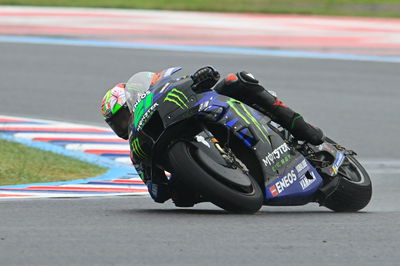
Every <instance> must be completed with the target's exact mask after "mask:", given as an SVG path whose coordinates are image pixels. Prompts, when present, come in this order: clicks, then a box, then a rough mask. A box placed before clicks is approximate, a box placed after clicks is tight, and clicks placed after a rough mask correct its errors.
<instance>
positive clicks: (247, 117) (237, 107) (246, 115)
mask: <svg viewBox="0 0 400 266" xmlns="http://www.w3.org/2000/svg"><path fill="white" fill-rule="evenodd" d="M227 104H228V105H229V106H230V107H231V108H232V109H233V110H234V111H235V112H236V114H238V116H240V117H241V118H242V119H243V121H244V122H245V123H246V124H248V125H249V124H251V123H252V124H253V125H255V126H256V128H257V129H258V131H259V132H260V133H261V135H262V137H263V138H264V139H263V138H260V139H261V141H262V142H264V140H266V141H267V142H268V143H269V139H268V130H267V128H265V126H264V125H262V124H261V123H260V122H259V121H258V120H257V119H256V118H255V117H254V116H253V115H252V114H251V113H250V111H249V110H247V108H246V106H245V105H244V104H243V103H242V102H239V101H236V100H234V99H230V100H229V101H227ZM242 112H243V113H242Z"/></svg>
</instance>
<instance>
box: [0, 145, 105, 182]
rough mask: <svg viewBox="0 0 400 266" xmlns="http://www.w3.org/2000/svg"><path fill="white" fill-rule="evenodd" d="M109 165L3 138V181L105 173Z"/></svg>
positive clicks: (0, 149) (52, 179)
mask: <svg viewBox="0 0 400 266" xmlns="http://www.w3.org/2000/svg"><path fill="white" fill-rule="evenodd" d="M106 170H107V169H106V168H102V167H98V166H95V165H92V164H89V163H85V162H82V161H79V160H76V159H72V158H69V157H65V156H61V155H58V154H55V153H52V152H47V151H42V150H38V149H34V148H31V147H27V146H25V145H21V144H18V143H14V142H9V141H4V140H0V185H2V186H4V185H16V184H30V183H42V182H56V181H67V180H73V179H81V178H88V177H94V176H98V175H101V174H103V173H105V171H106Z"/></svg>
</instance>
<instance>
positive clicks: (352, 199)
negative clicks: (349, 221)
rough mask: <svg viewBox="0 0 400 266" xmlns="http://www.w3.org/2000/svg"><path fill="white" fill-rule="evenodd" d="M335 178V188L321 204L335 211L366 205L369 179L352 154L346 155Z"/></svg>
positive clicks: (351, 210)
mask: <svg viewBox="0 0 400 266" xmlns="http://www.w3.org/2000/svg"><path fill="white" fill-rule="evenodd" d="M335 178H337V184H336V190H335V191H334V192H333V193H332V194H330V195H328V196H327V197H326V198H325V200H324V202H323V203H322V205H324V206H326V207H327V208H329V209H331V210H333V211H337V212H354V211H358V210H361V209H362V208H364V207H365V206H367V204H368V203H369V201H370V200H371V196H372V185H371V179H370V177H369V175H368V173H367V171H365V169H364V168H363V167H362V166H361V164H360V163H359V162H358V161H357V160H356V159H355V158H354V156H352V155H347V156H346V159H345V161H344V162H343V164H342V165H341V166H340V168H339V171H338V174H337V176H336V177H335Z"/></svg>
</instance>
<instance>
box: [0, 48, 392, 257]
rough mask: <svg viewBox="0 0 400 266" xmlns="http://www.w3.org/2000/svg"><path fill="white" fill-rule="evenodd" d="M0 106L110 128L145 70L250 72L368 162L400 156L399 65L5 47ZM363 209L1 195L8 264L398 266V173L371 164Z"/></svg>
mask: <svg viewBox="0 0 400 266" xmlns="http://www.w3.org/2000/svg"><path fill="white" fill-rule="evenodd" d="M0 51H1V52H0V70H1V71H0V82H1V84H0V88H1V93H2V94H1V95H2V101H1V105H0V113H1V114H5V115H20V116H29V117H33V118H46V119H54V120H62V121H73V122H83V123H88V124H93V125H104V122H103V121H102V119H101V117H100V113H99V101H100V99H101V97H102V95H103V94H104V93H105V91H106V89H107V88H109V87H111V86H112V85H114V84H115V83H118V82H120V81H125V80H127V79H128V78H129V76H130V75H131V74H133V73H135V72H137V71H141V70H155V71H157V70H160V69H163V68H166V67H169V66H174V65H179V66H182V67H184V68H185V69H186V70H187V72H186V73H190V72H191V71H193V70H195V69H196V68H199V67H201V66H203V65H207V64H212V65H214V66H216V67H217V68H219V69H220V70H221V72H222V73H223V74H227V73H229V72H234V71H237V70H241V69H246V70H248V71H251V72H253V74H255V75H256V76H257V77H258V78H259V79H260V80H261V81H262V82H263V83H264V84H266V85H267V86H268V87H271V88H273V89H275V91H277V92H278V95H279V96H280V98H281V99H282V100H283V101H284V102H285V103H287V104H289V105H290V106H292V107H293V108H294V109H296V110H298V111H299V112H301V113H302V114H303V115H304V116H305V117H306V118H307V119H308V120H309V121H310V122H312V123H314V124H316V125H318V126H320V127H321V128H323V129H324V130H325V132H326V133H327V134H328V135H329V136H331V137H332V138H333V139H335V140H337V141H339V142H340V143H342V144H343V145H345V146H347V147H349V148H352V149H354V150H356V151H357V152H358V153H359V158H360V159H361V160H370V161H375V162H376V161H377V160H381V161H382V162H383V164H384V163H385V162H387V161H388V160H391V161H395V160H397V161H398V160H399V158H400V151H399V149H398V147H399V146H400V145H399V144H400V140H399V138H398V132H399V122H400V119H399V117H398V110H397V109H398V99H399V98H400V91H399V90H398V86H399V84H400V75H399V65H398V64H393V63H376V62H375V63H373V62H371V63H369V62H351V61H337V60H317V59H293V58H292V59H288V58H277V57H267V56H240V55H228V54H206V53H179V52H160V51H150V50H130V49H110V48H108V49H105V48H85V47H68V46H47V45H24V44H4V43H3V44H0ZM369 170H370V173H371V177H372V181H373V188H374V195H373V198H372V201H371V203H370V204H369V205H368V206H367V208H365V209H364V210H363V211H362V212H359V213H351V214H347V213H333V212H330V211H328V210H327V209H325V208H322V207H318V206H316V205H315V204H310V205H306V206H302V207H263V208H262V210H261V211H260V212H258V213H257V214H255V215H230V214H227V213H225V212H224V211H222V210H220V209H218V208H216V207H214V206H212V205H211V204H199V205H198V206H196V207H195V208H191V209H182V208H175V207H174V205H173V204H172V203H166V204H163V205H160V204H156V203H153V202H152V200H151V199H149V198H135V197H111V198H101V199H100V198H96V199H51V200H49V199H40V200H6V201H1V202H0V217H1V222H0V264H1V265H154V264H158V265H172V264H174V265H207V264H211V265H245V264H249V265H269V264H273V265H378V264H379V265H398V264H399V260H400V254H399V252H398V247H399V243H400V230H399V228H400V207H399V204H398V200H397V198H398V195H399V187H400V181H399V174H400V172H399V171H398V169H394V170H393V169H392V171H389V170H387V169H386V168H380V169H373V168H370V169H369Z"/></svg>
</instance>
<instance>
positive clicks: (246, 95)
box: [214, 71, 324, 145]
mask: <svg viewBox="0 0 400 266" xmlns="http://www.w3.org/2000/svg"><path fill="white" fill-rule="evenodd" d="M214 89H215V91H217V92H218V93H220V94H223V95H226V96H229V97H232V98H234V99H236V100H239V101H241V102H243V103H245V104H247V105H249V106H251V107H253V108H254V109H256V110H258V111H259V112H261V113H263V114H265V115H268V116H269V117H270V118H271V119H272V120H273V121H275V122H276V123H278V124H280V125H281V126H283V127H284V128H285V129H287V130H288V131H289V132H290V133H291V134H292V135H293V136H294V137H295V138H296V139H298V140H302V141H306V142H309V143H311V144H313V145H319V144H321V143H322V142H323V141H324V134H323V132H322V130H321V129H319V128H317V127H314V126H312V125H310V124H308V123H307V122H305V121H304V119H303V117H302V116H301V115H300V114H298V113H296V112H294V111H293V110H292V109H290V108H289V107H288V106H286V105H285V104H283V103H282V102H281V101H280V100H279V99H278V98H277V97H275V96H274V95H272V94H271V93H270V92H269V91H267V90H266V89H264V87H263V86H261V85H260V84H259V83H258V80H256V79H255V78H254V76H253V75H252V74H251V73H248V72H246V71H242V72H240V73H237V74H230V75H228V76H227V77H226V78H225V79H224V80H221V81H220V82H218V83H217V85H216V86H215V88H214Z"/></svg>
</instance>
